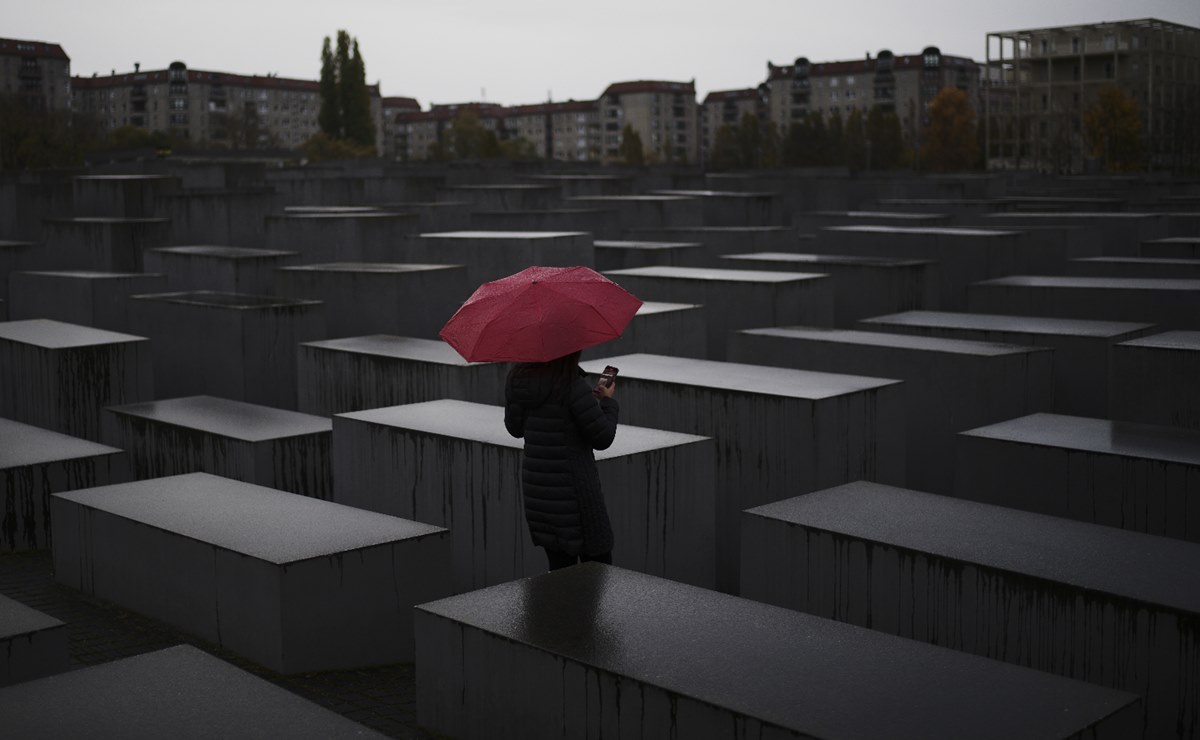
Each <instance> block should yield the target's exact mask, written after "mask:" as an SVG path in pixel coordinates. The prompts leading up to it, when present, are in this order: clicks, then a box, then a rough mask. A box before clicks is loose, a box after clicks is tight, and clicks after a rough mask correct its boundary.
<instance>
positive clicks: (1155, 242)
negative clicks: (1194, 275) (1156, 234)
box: [1139, 236, 1200, 260]
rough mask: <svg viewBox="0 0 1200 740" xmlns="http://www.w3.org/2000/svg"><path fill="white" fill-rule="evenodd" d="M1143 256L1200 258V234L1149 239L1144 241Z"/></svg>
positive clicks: (1142, 245)
mask: <svg viewBox="0 0 1200 740" xmlns="http://www.w3.org/2000/svg"><path fill="white" fill-rule="evenodd" d="M1139 251H1140V253H1141V255H1142V256H1143V257H1162V258H1167V259H1189V260H1195V259H1200V236H1170V237H1167V238H1165V239H1147V240H1146V241H1144V242H1142V244H1141V248H1140V250H1139Z"/></svg>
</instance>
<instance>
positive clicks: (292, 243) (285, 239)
mask: <svg viewBox="0 0 1200 740" xmlns="http://www.w3.org/2000/svg"><path fill="white" fill-rule="evenodd" d="M419 231H420V219H419V218H418V217H417V216H416V215H415V214H409V213H387V212H371V213H294V214H282V215H279V214H276V215H270V216H267V217H266V231H265V233H266V237H265V241H264V244H263V246H265V247H266V248H268V249H279V250H284V251H289V252H299V253H300V254H301V255H302V256H303V259H304V261H305V262H391V261H399V260H397V258H396V255H395V251H394V250H395V248H396V245H397V244H399V243H400V242H402V241H404V238H405V237H406V236H409V235H412V234H416V233H418V232H419Z"/></svg>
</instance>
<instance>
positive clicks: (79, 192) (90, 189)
mask: <svg viewBox="0 0 1200 740" xmlns="http://www.w3.org/2000/svg"><path fill="white" fill-rule="evenodd" d="M180 185H181V183H180V181H179V178H177V177H168V176H163V175H80V176H78V177H75V178H74V180H73V189H74V212H75V215H76V216H107V217H113V218H149V217H153V216H160V215H162V214H160V213H158V212H157V210H156V208H155V205H156V201H157V199H158V198H159V197H160V196H161V195H164V194H166V193H172V192H176V191H178V190H179V188H180Z"/></svg>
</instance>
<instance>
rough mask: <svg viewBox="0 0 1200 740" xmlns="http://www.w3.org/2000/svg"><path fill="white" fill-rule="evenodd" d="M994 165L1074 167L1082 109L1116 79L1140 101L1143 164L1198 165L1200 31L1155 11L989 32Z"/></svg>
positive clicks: (989, 133) (988, 106)
mask: <svg viewBox="0 0 1200 740" xmlns="http://www.w3.org/2000/svg"><path fill="white" fill-rule="evenodd" d="M987 42H988V45H987V60H986V65H987V74H986V77H985V79H986V80H987V88H986V91H985V95H984V108H985V110H984V119H985V121H984V125H985V147H986V150H987V160H988V166H989V167H990V168H1014V169H1036V170H1042V171H1051V172H1080V171H1082V170H1083V169H1085V167H1086V166H1087V160H1088V158H1089V157H1090V155H1091V147H1090V146H1089V145H1088V142H1087V141H1086V140H1085V135H1084V129H1083V116H1084V113H1085V112H1086V111H1087V110H1088V109H1089V108H1091V107H1092V106H1093V105H1095V103H1096V100H1097V97H1098V95H1099V93H1100V91H1101V90H1103V89H1104V88H1105V87H1108V86H1116V87H1118V88H1120V89H1121V90H1123V91H1124V92H1126V93H1127V94H1128V95H1130V96H1131V97H1132V98H1133V100H1134V101H1135V102H1136V103H1137V106H1138V110H1139V113H1140V115H1141V119H1142V136H1143V142H1144V145H1145V152H1146V164H1147V165H1148V166H1149V167H1150V168H1152V169H1171V170H1176V171H1196V170H1197V169H1198V168H1200V29H1197V28H1193V27H1191V26H1184V25H1180V24H1177V23H1168V22H1166V21H1161V20H1157V19H1153V18H1145V19H1139V20H1128V21H1114V22H1107V23H1095V24H1088V25H1078V26H1059V27H1053V28H1035V29H1027V30H1022V31H1004V32H996V33H989V34H988V35H987Z"/></svg>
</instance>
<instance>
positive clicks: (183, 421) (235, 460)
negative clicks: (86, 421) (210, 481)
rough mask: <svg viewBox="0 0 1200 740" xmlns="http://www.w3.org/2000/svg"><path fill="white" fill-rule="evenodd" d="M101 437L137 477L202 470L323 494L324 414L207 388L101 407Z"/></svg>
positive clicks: (327, 431)
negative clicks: (124, 453)
mask: <svg viewBox="0 0 1200 740" xmlns="http://www.w3.org/2000/svg"><path fill="white" fill-rule="evenodd" d="M101 426H102V433H103V436H104V439H105V440H106V441H108V442H109V443H110V444H112V445H114V446H117V447H120V448H122V449H125V450H128V451H129V453H128V457H129V464H130V469H131V472H132V474H133V477H134V478H136V479H139V480H140V479H145V478H162V477H165V476H168V475H179V474H181V473H194V472H204V473H212V474H213V475H220V476H222V477H225V478H232V479H233V480H240V481H244V482H246V483H255V484H258V485H260V486H267V487H268V488H276V489H279V490H281V491H289V492H291V493H298V494H301V495H303V496H312V497H314V498H320V499H329V498H330V497H331V495H332V488H333V484H332V481H331V479H330V465H329V441H330V436H331V432H332V429H333V425H332V423H331V422H330V421H329V419H327V418H324V417H320V416H311V415H309V414H299V413H296V412H294V411H284V410H283V409H276V408H271V407H269V406H256V405H254V404H251V403H243V402H241V401H230V400H228V399H224V398H214V397H212V396H189V397H185V398H171V399H164V400H160V401H149V402H147V403H136V404H130V405H125V406H110V407H108V408H107V409H105V413H104V419H103V420H102V424H101Z"/></svg>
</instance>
